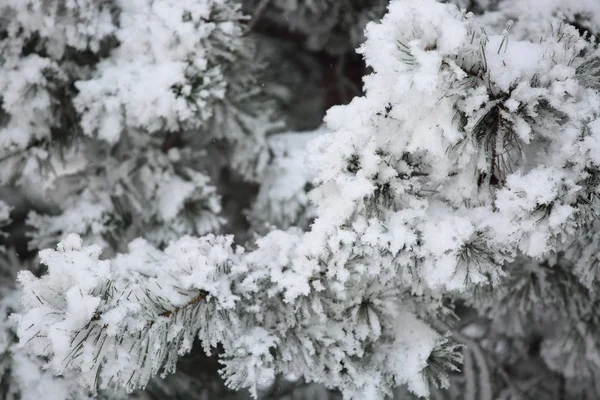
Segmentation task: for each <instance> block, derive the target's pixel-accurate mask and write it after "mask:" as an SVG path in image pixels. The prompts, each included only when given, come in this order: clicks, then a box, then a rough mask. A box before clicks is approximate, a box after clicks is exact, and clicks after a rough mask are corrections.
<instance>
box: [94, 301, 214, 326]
mask: <svg viewBox="0 0 600 400" xmlns="http://www.w3.org/2000/svg"><path fill="white" fill-rule="evenodd" d="M207 296H208V294H207V293H206V292H200V294H198V295H197V296H196V297H194V298H192V299H191V300H190V301H188V302H187V303H186V304H184V305H182V306H179V307H175V308H173V309H172V310H167V311H164V312H162V313H160V314H158V315H157V317H163V318H170V317H171V316H172V315H173V314H176V313H178V312H179V311H181V310H183V309H184V308H187V307H191V306H194V305H196V304H198V303H200V302H201V301H203V300H205V299H206V297H207ZM100 318H101V315H100V314H98V313H94V316H93V317H92V319H91V320H90V323H92V322H97V321H99V320H100ZM155 322H156V321H155V320H150V321H148V323H147V325H148V327H150V326H152V325H154V323H155ZM106 328H108V324H104V325H102V329H106Z"/></svg>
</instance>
